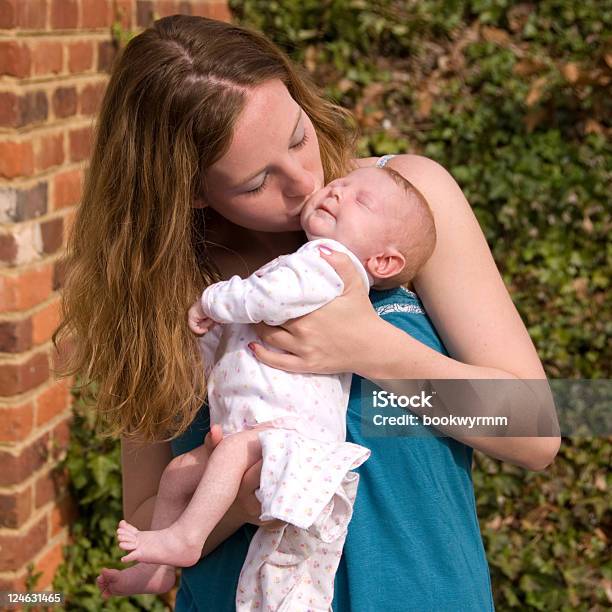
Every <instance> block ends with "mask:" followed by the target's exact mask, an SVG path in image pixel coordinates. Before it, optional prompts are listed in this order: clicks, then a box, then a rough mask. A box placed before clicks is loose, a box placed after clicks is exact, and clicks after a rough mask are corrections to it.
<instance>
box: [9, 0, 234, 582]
mask: <svg viewBox="0 0 612 612" xmlns="http://www.w3.org/2000/svg"><path fill="white" fill-rule="evenodd" d="M174 13H186V14H194V15H204V16H209V17H215V18H219V19H229V11H228V8H227V5H226V2H225V0H190V1H167V0H114V1H113V0H0V591H2V590H21V591H23V590H25V585H24V580H25V577H26V575H27V566H28V564H29V563H33V564H34V568H35V569H34V571H42V572H43V574H42V576H41V578H40V579H39V580H38V582H37V585H36V586H37V588H47V587H49V586H50V585H51V582H52V580H53V576H54V573H55V570H56V568H57V566H58V564H60V563H61V548H62V545H63V544H65V543H66V542H67V541H68V529H67V524H68V522H69V521H70V518H71V516H72V515H73V513H74V512H75V505H74V502H73V501H72V500H71V499H70V498H69V497H68V495H67V492H66V484H67V483H66V477H65V475H64V474H61V473H58V470H57V468H56V466H57V462H58V460H59V459H60V458H61V457H62V456H63V454H64V453H65V449H66V446H67V443H68V439H69V435H70V405H71V396H70V385H71V382H72V381H70V380H58V378H57V377H56V376H55V375H54V373H53V372H52V369H53V368H54V351H53V350H52V344H51V334H52V332H53V330H54V329H55V327H56V325H57V323H58V317H59V291H61V286H62V274H61V269H60V266H59V265H58V260H59V259H60V257H61V255H62V250H63V247H64V245H65V240H66V234H67V230H68V228H69V227H70V224H71V222H72V220H73V217H74V211H75V207H76V205H77V204H78V202H79V198H80V196H81V186H82V183H83V174H84V172H85V171H86V168H87V160H88V157H89V154H90V147H91V134H92V126H93V123H94V120H95V115H96V111H97V109H98V105H99V102H100V99H101V96H102V94H103V92H104V88H105V86H106V82H107V79H108V70H109V68H110V65H111V62H112V59H113V55H114V45H113V42H112V38H111V24H112V23H114V22H115V21H117V20H120V21H121V22H122V26H123V28H125V29H131V30H135V29H138V28H141V27H144V26H147V25H148V24H149V23H150V22H151V20H152V19H153V18H157V17H162V16H165V15H171V14H174Z"/></svg>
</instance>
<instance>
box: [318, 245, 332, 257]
mask: <svg viewBox="0 0 612 612" xmlns="http://www.w3.org/2000/svg"><path fill="white" fill-rule="evenodd" d="M319 251H321V253H323V255H331V254H332V253H333V251H332V250H331V249H330V248H328V247H326V246H320V247H319Z"/></svg>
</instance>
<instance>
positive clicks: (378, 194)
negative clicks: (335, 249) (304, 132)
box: [301, 167, 403, 260]
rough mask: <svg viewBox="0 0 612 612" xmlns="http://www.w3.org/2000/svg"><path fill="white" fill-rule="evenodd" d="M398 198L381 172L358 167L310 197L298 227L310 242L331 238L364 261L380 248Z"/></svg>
mask: <svg viewBox="0 0 612 612" xmlns="http://www.w3.org/2000/svg"><path fill="white" fill-rule="evenodd" d="M402 197H403V192H402V189H401V188H400V187H399V186H398V185H397V184H396V183H395V181H394V180H393V179H392V178H391V177H390V176H389V175H388V174H387V173H386V172H385V171H384V170H381V169H380V168H375V167H368V168H359V169H357V170H353V172H351V173H350V174H347V175H346V176H345V177H342V178H339V179H336V180H335V181H332V182H331V183H328V184H327V185H325V187H323V188H321V189H319V190H318V191H315V192H314V193H313V194H312V195H311V196H310V198H309V199H308V200H307V201H306V204H305V205H304V208H303V209H302V214H301V223H302V228H303V229H304V231H305V232H306V235H307V236H308V238H309V239H311V240H312V239H315V238H332V239H334V240H337V241H338V242H341V243H342V244H344V245H346V246H347V247H348V248H349V249H351V250H352V251H353V252H354V253H355V254H356V255H357V257H359V258H360V259H362V260H363V259H367V258H368V257H370V256H371V255H374V254H375V252H376V251H378V250H380V249H382V248H384V246H385V244H386V241H387V240H388V236H389V234H390V231H391V229H392V224H393V223H394V221H395V214H394V209H395V207H396V206H398V205H399V202H400V201H401V198H402ZM398 229H400V228H398Z"/></svg>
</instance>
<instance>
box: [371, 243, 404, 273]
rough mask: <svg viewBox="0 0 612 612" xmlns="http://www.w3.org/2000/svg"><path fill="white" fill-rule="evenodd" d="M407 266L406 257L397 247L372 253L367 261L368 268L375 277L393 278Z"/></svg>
mask: <svg viewBox="0 0 612 612" xmlns="http://www.w3.org/2000/svg"><path fill="white" fill-rule="evenodd" d="M405 266H406V258H405V257H404V256H403V255H402V253H400V252H399V251H398V250H397V249H387V250H385V251H384V252H382V253H378V254H377V255H372V257H370V258H369V259H367V260H366V262H365V267H366V270H367V271H368V272H369V273H370V274H371V275H372V276H373V277H374V278H379V279H382V278H391V277H392V276H396V275H397V274H399V273H400V272H401V271H402V270H403V269H404V267H405Z"/></svg>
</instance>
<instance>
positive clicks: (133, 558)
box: [121, 547, 140, 563]
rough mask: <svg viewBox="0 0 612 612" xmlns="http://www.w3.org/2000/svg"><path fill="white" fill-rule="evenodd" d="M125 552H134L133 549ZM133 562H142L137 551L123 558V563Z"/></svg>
mask: <svg viewBox="0 0 612 612" xmlns="http://www.w3.org/2000/svg"><path fill="white" fill-rule="evenodd" d="M122 548H123V547H122ZM124 550H132V549H129V548H124ZM131 561H140V559H139V558H138V551H137V550H132V552H131V553H130V554H129V555H124V556H123V557H121V562H122V563H130V562H131Z"/></svg>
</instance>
